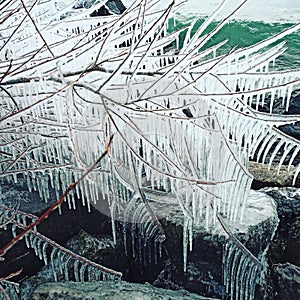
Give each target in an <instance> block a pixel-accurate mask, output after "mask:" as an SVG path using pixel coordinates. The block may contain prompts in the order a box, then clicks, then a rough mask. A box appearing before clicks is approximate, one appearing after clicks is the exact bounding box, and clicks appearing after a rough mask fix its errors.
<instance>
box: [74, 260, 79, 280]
mask: <svg viewBox="0 0 300 300" xmlns="http://www.w3.org/2000/svg"><path fill="white" fill-rule="evenodd" d="M78 268H79V261H78V260H75V262H74V276H75V281H76V282H79V281H80V280H79V271H78Z"/></svg>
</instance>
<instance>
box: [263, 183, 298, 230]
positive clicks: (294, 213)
mask: <svg viewBox="0 0 300 300" xmlns="http://www.w3.org/2000/svg"><path fill="white" fill-rule="evenodd" d="M260 192H263V193H266V194H267V195H269V196H271V197H272V198H273V199H274V201H275V202H276V204H277V212H278V217H279V219H280V224H279V227H278V230H277V231H279V232H281V233H282V234H284V235H287V234H288V229H289V228H290V227H291V225H292V223H293V222H294V221H296V218H297V217H298V216H299V215H300V189H299V188H295V187H283V188H279V187H275V188H271V187H270V188H264V189H261V190H260Z"/></svg>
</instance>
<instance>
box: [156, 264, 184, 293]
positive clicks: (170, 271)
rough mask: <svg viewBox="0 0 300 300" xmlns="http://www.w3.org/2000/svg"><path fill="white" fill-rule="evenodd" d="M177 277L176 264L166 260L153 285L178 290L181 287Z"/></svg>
mask: <svg viewBox="0 0 300 300" xmlns="http://www.w3.org/2000/svg"><path fill="white" fill-rule="evenodd" d="M177 277H178V270H177V268H176V266H175V265H174V264H173V263H172V262H171V261H170V260H166V261H165V265H164V268H163V270H162V271H161V272H160V273H159V275H158V277H157V278H156V279H155V280H154V282H153V286H154V287H158V288H164V289H168V290H180V289H181V288H182V287H181V285H180V283H179V281H178V279H177Z"/></svg>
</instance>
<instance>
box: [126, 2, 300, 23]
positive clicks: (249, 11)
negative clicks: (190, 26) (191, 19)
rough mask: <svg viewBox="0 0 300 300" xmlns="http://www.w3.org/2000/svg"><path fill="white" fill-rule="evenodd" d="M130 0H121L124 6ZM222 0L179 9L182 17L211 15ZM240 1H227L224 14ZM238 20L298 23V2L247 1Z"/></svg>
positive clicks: (191, 3) (197, 3)
mask: <svg viewBox="0 0 300 300" xmlns="http://www.w3.org/2000/svg"><path fill="white" fill-rule="evenodd" d="M132 2H133V1H132V0H123V3H124V4H125V5H126V4H127V5H128V4H130V3H132ZM222 2H223V0H187V2H186V4H185V5H184V6H183V7H182V8H181V9H180V13H181V14H184V15H190V14H192V15H199V16H205V15H209V14H211V13H212V12H213V11H214V10H215V9H216V8H217V7H218V6H219V5H220V4H221V3H222ZM241 2H242V1H241V0H229V1H227V4H226V7H225V9H224V13H225V14H226V13H228V12H230V11H231V10H232V8H233V7H235V6H236V5H237V4H238V3H241ZM235 17H236V18H238V19H246V20H252V21H264V22H268V23H272V22H288V23H290V22H293V23H297V22H300V0H248V1H247V3H246V4H245V5H244V6H243V7H242V8H241V10H240V11H239V12H238V13H237V14H236V16H235Z"/></svg>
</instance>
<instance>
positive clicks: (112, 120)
mask: <svg viewBox="0 0 300 300" xmlns="http://www.w3.org/2000/svg"><path fill="white" fill-rule="evenodd" d="M50 2H51V3H53V1H50ZM167 2H168V1H166V3H165V9H161V8H160V7H158V6H157V4H158V3H157V1H154V0H148V1H145V0H142V1H136V2H135V3H134V4H133V5H132V6H131V7H130V8H129V9H128V10H126V11H125V12H124V14H122V15H121V16H116V15H111V16H101V17H90V15H91V14H92V12H93V11H94V10H97V9H99V8H100V7H101V5H103V1H102V2H101V1H100V2H99V1H98V2H97V3H95V5H94V6H92V7H91V8H89V9H81V10H78V11H76V10H74V9H72V7H73V5H71V6H69V7H67V8H65V9H64V10H61V11H58V9H57V7H56V6H55V5H54V7H52V9H49V10H48V9H46V7H45V5H48V4H47V3H48V2H43V1H28V3H27V2H26V1H25V3H27V5H28V7H30V14H31V16H32V18H33V19H34V20H36V25H37V26H38V28H39V30H40V31H39V32H37V30H36V26H34V24H33V22H32V20H31V19H30V18H28V17H27V18H22V17H21V15H17V12H16V15H15V16H16V17H18V18H16V20H15V23H14V24H15V25H14V26H11V25H10V24H11V22H10V20H11V19H10V18H11V15H14V14H12V12H13V11H23V12H24V10H23V8H22V4H21V3H20V2H19V1H17V0H16V1H11V2H10V4H9V5H8V6H6V7H3V5H4V4H2V6H1V4H0V9H1V10H2V11H3V16H4V17H3V20H4V21H3V23H1V24H0V30H1V36H2V39H1V40H0V77H1V76H2V77H3V78H2V79H1V82H0V88H1V90H0V96H1V104H0V125H1V127H0V131H1V137H0V150H1V152H0V175H1V177H5V178H13V179H14V180H15V181H17V180H18V176H24V178H25V179H26V180H27V185H28V187H29V189H30V190H35V191H39V193H40V195H41V197H42V198H44V199H45V200H47V199H49V197H50V194H49V187H50V186H51V188H53V189H54V190H55V192H56V196H57V197H59V195H60V193H61V192H62V191H65V190H66V189H67V188H68V186H69V184H70V183H71V182H74V181H75V180H77V179H78V178H80V176H81V175H82V173H83V172H84V171H85V170H86V169H87V168H88V167H89V166H90V165H91V164H92V163H93V162H94V161H95V160H97V158H98V157H99V156H100V155H101V154H102V152H103V150H104V148H105V146H106V143H107V141H108V140H109V139H110V137H111V136H114V138H113V143H112V146H111V149H110V152H109V157H108V159H105V160H103V161H101V163H100V164H99V166H98V167H97V168H96V169H95V170H93V172H91V173H90V174H89V175H88V176H87V177H86V178H85V179H84V180H83V181H81V182H80V184H79V185H77V186H76V188H75V189H74V190H72V191H71V192H70V193H69V194H68V196H67V199H66V200H67V201H68V203H69V206H70V207H73V208H75V207H76V199H77V198H79V199H81V200H82V201H83V204H84V205H86V206H87V207H88V209H89V210H90V206H91V205H94V206H95V207H96V208H97V209H100V210H101V202H104V201H105V202H108V205H109V208H110V215H111V218H112V226H113V237H114V241H115V242H116V240H117V233H116V222H117V221H122V222H123V224H124V227H123V236H124V241H125V244H126V241H127V239H128V232H130V233H129V235H131V241H132V251H133V255H134V256H136V257H137V258H138V260H139V261H140V262H141V261H146V260H147V261H148V262H151V261H152V260H153V259H152V257H151V253H150V252H151V251H150V250H151V249H152V248H155V249H156V250H155V257H154V261H156V260H157V254H161V253H160V252H161V246H162V242H163V241H164V240H165V233H164V230H163V228H162V226H161V224H160V222H159V219H160V218H165V217H168V216H169V215H170V213H173V214H177V217H179V218H180V219H181V222H182V224H183V235H184V236H183V253H184V259H183V260H184V269H186V266H187V252H188V248H189V249H190V250H192V241H193V234H194V232H193V230H194V228H196V227H204V228H205V229H206V230H210V229H212V228H214V226H215V224H216V222H218V215H221V216H222V218H225V219H227V220H230V221H232V222H242V220H243V215H244V210H245V208H246V206H247V199H248V193H249V190H250V186H251V182H252V176H251V174H250V173H249V172H248V170H247V164H248V160H249V158H252V159H256V160H257V161H259V162H262V163H268V164H269V167H271V165H272V164H274V163H275V161H276V157H277V156H278V154H279V155H280V156H281V158H280V160H279V162H278V161H277V162H276V164H277V167H278V172H279V171H280V169H281V167H282V165H287V166H288V169H292V168H294V166H293V165H294V164H295V159H296V158H297V156H299V153H300V143H299V141H297V140H295V139H292V138H290V137H288V136H286V135H284V134H283V133H281V132H279V131H278V130H277V129H276V128H275V126H279V125H283V124H287V123H291V122H294V121H297V120H299V119H300V118H299V117H297V116H293V117H292V118H291V117H286V116H278V115H272V114H264V113H261V112H259V110H258V109H259V107H261V106H264V107H266V106H268V107H267V108H268V110H269V111H270V112H272V110H273V106H274V103H275V101H278V99H279V98H281V99H280V101H282V104H283V105H284V106H285V107H286V108H288V106H289V102H290V98H291V92H292V90H293V88H294V86H297V84H298V83H299V80H300V72H299V70H291V71H284V72H283V71H282V72H278V71H270V70H269V69H270V68H271V65H272V64H273V63H274V62H275V59H276V58H277V57H278V56H279V55H280V54H282V53H283V51H284V50H285V47H284V43H279V44H277V45H275V46H272V47H270V45H272V44H274V43H275V42H277V41H278V40H279V39H282V38H284V37H285V36H286V35H287V34H290V33H292V32H294V31H296V30H298V29H299V27H300V26H299V25H295V26H293V27H291V28H289V29H287V30H285V31H284V32H282V33H279V34H277V35H276V36H273V37H271V38H269V39H267V40H265V41H262V42H260V43H257V44H255V45H252V46H250V47H247V48H243V49H236V50H234V51H231V52H230V53H227V54H219V55H217V51H219V49H222V46H223V45H224V44H225V43H226V41H224V42H221V43H219V44H217V45H214V46H211V47H208V48H204V46H205V45H206V43H207V42H208V41H209V39H210V37H211V36H213V35H215V34H217V32H218V31H219V30H220V29H221V28H222V27H223V26H224V25H225V24H226V22H227V21H228V20H229V17H230V16H228V17H225V18H224V22H222V23H220V24H219V25H218V26H216V27H215V28H213V29H212V31H211V32H210V34H209V35H207V34H205V30H206V29H207V27H208V26H209V25H210V24H211V22H212V20H213V19H214V16H215V15H216V14H218V13H219V12H221V11H222V8H223V6H224V5H225V4H226V2H228V1H224V2H223V3H222V5H221V6H220V7H219V8H218V9H217V10H216V12H215V13H214V14H213V15H212V16H211V17H209V18H207V19H206V21H204V22H203V24H202V25H201V26H200V27H199V28H198V29H197V30H196V32H195V33H194V35H193V36H191V32H192V29H193V28H194V27H193V26H194V24H195V23H192V24H191V25H190V26H189V27H188V28H187V34H186V38H185V40H184V41H183V43H182V45H181V48H180V47H179V35H180V34H181V32H182V31H183V30H182V29H181V30H178V31H175V32H173V33H172V34H167V33H166V32H167V24H168V23H169V19H170V18H171V17H172V16H173V17H174V15H173V12H174V8H178V7H179V5H177V3H176V4H175V5H174V4H173V6H172V3H171V2H170V3H167ZM169 4H170V5H169ZM51 5H53V4H51ZM18 14H19V13H18ZM62 16H63V17H62ZM29 33H30V34H29ZM42 37H43V38H44V39H45V40H46V42H47V46H45V40H43V39H42ZM266 47H268V48H266ZM262 50H263V51H262ZM220 53H221V52H220ZM102 71H103V72H102ZM24 78H25V79H24ZM268 97H269V98H270V101H266V99H267V98H268ZM294 169H295V175H294V182H295V181H296V179H297V177H298V175H299V173H300V165H298V166H296V167H295V168H294ZM99 203H100V204H99ZM26 218H27V217H22V216H21V215H19V214H16V218H14V222H15V225H14V226H13V228H15V227H16V226H19V228H23V227H24V226H26ZM22 226H23V227H22ZM25 241H26V243H27V245H28V246H29V247H31V248H34V249H35V251H36V252H37V255H38V256H39V257H40V258H41V259H43V260H45V262H48V261H49V253H50V261H51V263H53V261H55V259H56V260H57V261H59V262H60V263H59V264H58V265H57V264H55V263H53V269H54V274H62V276H64V277H65V279H67V278H69V276H70V274H69V273H68V272H69V271H68V265H69V264H70V263H71V261H74V266H75V267H74V277H75V278H76V279H78V280H82V279H92V278H96V279H106V278H111V279H115V278H119V276H118V274H116V273H111V272H108V273H106V272H105V271H104V270H103V268H102V267H101V268H98V267H97V266H96V265H94V263H92V262H87V261H81V260H80V259H79V258H78V257H75V256H76V255H75V254H71V255H70V251H69V250H67V249H64V248H63V247H61V246H58V245H56V244H53V242H52V241H50V240H47V238H46V237H43V236H41V235H40V234H39V233H38V232H37V231H32V232H29V233H28V234H27V235H26V238H25ZM51 243H52V244H51ZM49 245H50V246H49ZM51 247H52V248H51ZM50 248H51V249H52V250H51V251H50ZM126 250H127V249H126ZM48 252H49V253H48ZM74 255H75V256H74ZM224 257H226V263H225V264H224V265H225V268H224V270H225V273H226V272H227V273H226V277H224V278H226V280H225V286H226V291H227V293H230V294H231V296H232V297H233V298H236V299H238V298H240V299H243V295H245V294H247V295H248V296H247V297H249V299H251V298H253V290H254V289H253V286H254V285H255V284H256V282H257V275H258V273H259V272H260V271H261V266H260V262H258V261H255V262H253V260H251V259H250V258H249V257H247V256H246V254H245V253H243V254H242V252H240V251H239V248H235V245H234V243H233V244H232V243H231V242H228V244H227V245H226V251H225V254H224ZM249 260H250V261H249ZM237 261H239V262H240V263H239V264H234V267H232V265H233V263H234V262H237ZM235 268H236V270H235ZM245 270H246V271H247V272H248V271H249V270H250V271H249V272H248V274H249V275H246V273H247V272H246V271H245ZM238 281H239V282H240V284H241V285H242V286H243V288H242V289H238V288H236V287H235V286H236V283H237V282H238Z"/></svg>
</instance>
